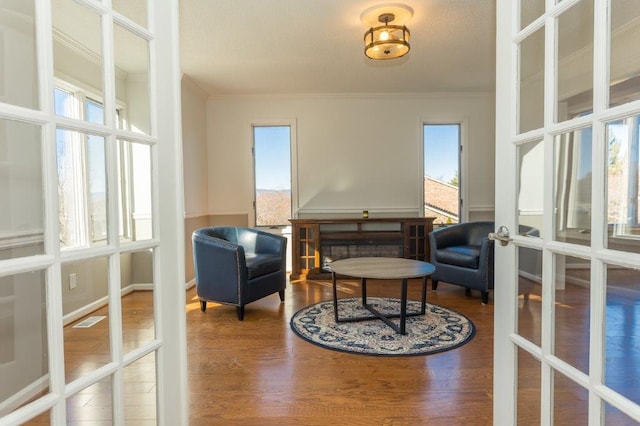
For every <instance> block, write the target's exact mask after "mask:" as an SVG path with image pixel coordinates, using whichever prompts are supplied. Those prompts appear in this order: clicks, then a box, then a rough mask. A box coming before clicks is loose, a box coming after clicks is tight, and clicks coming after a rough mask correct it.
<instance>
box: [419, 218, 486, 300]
mask: <svg viewBox="0 0 640 426" xmlns="http://www.w3.org/2000/svg"><path fill="white" fill-rule="evenodd" d="M493 231H494V223H493V222H466V223H459V224H455V225H449V226H447V227H444V228H440V229H437V230H435V231H433V232H431V233H429V248H430V249H431V252H430V256H431V263H432V264H433V265H434V266H435V267H436V270H435V271H434V272H433V274H431V286H432V289H433V290H435V289H436V288H437V287H438V282H439V281H444V282H447V283H449V284H456V285H460V286H463V287H465V288H466V289H467V293H469V292H470V291H471V290H472V289H474V290H480V293H481V295H482V303H485V304H486V303H488V301H489V291H490V290H493V241H491V240H489V238H488V235H489V233H490V232H493Z"/></svg>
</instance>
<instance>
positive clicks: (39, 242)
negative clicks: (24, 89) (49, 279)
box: [0, 118, 44, 260]
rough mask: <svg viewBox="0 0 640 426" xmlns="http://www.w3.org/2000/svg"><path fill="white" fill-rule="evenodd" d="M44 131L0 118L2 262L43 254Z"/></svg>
mask: <svg viewBox="0 0 640 426" xmlns="http://www.w3.org/2000/svg"><path fill="white" fill-rule="evenodd" d="M41 150H42V148H41V128H40V126H37V125H35V124H27V123H22V122H19V121H12V120H5V119H2V118H0V199H1V200H2V208H0V260H2V259H14V258H17V257H24V256H33V255H36V254H42V253H44V235H43V228H44V205H43V204H44V203H43V199H42V161H41V157H42V153H41Z"/></svg>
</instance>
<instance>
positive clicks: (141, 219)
mask: <svg viewBox="0 0 640 426" xmlns="http://www.w3.org/2000/svg"><path fill="white" fill-rule="evenodd" d="M118 172H119V173H118V174H119V176H120V179H119V181H118V201H119V203H120V205H119V207H120V208H119V209H118V213H119V223H120V239H121V241H140V240H149V239H151V238H153V205H152V195H151V194H152V186H151V147H149V146H148V145H144V144H141V143H135V142H127V141H118Z"/></svg>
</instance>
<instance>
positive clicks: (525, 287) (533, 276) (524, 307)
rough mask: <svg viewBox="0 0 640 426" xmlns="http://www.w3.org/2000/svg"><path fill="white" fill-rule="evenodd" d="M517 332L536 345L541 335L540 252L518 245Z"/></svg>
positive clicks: (538, 343)
mask: <svg viewBox="0 0 640 426" xmlns="http://www.w3.org/2000/svg"><path fill="white" fill-rule="evenodd" d="M518 295H519V297H518V334H520V335H521V336H522V337H524V338H525V339H528V340H530V341H531V342H533V343H535V344H536V345H538V346H539V345H540V344H541V337H542V252H541V251H539V250H535V249H531V248H526V247H518Z"/></svg>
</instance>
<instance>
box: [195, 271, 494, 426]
mask: <svg viewBox="0 0 640 426" xmlns="http://www.w3.org/2000/svg"><path fill="white" fill-rule="evenodd" d="M383 283H385V282H376V281H370V282H369V285H368V292H369V294H370V295H371V296H376V295H387V296H394V297H399V291H400V290H399V289H400V285H399V282H398V283H395V282H386V283H385V284H383ZM358 292H359V285H358V283H357V281H342V282H341V284H340V297H349V296H357V295H358V294H359V293H358ZM331 297H332V296H331V284H330V283H329V282H323V281H300V282H294V283H293V284H291V285H289V286H288V288H287V291H286V298H285V303H283V304H280V301H279V299H278V296H277V294H276V295H272V296H269V297H267V298H265V299H262V300H260V301H257V302H254V303H252V304H250V305H248V306H247V307H246V312H245V320H244V321H242V322H240V321H238V320H237V319H236V313H235V308H233V307H229V306H222V305H215V304H209V306H208V308H207V311H206V312H205V313H202V312H201V311H200V309H199V304H198V300H197V298H196V297H195V292H194V291H193V290H192V291H190V292H189V293H188V306H187V329H188V341H187V346H188V355H189V358H188V370H189V389H190V424H192V425H214V424H224V425H236V424H237V425H240V424H242V425H276V424H277V425H284V424H287V425H329V424H340V425H420V424H446V425H489V424H491V423H492V410H493V408H492V399H491V394H492V386H493V378H492V374H493V368H492V364H493V304H492V303H490V304H488V305H482V304H481V303H480V298H479V293H477V294H476V293H474V294H473V295H472V297H467V296H465V292H464V289H462V288H461V287H457V286H450V285H447V284H444V283H443V284H442V285H441V286H439V288H438V291H437V292H432V291H429V293H428V296H427V300H428V301H429V302H430V303H434V304H439V305H443V306H446V307H449V308H451V309H454V310H456V311H458V312H460V313H462V314H464V315H466V316H467V317H468V318H470V319H471V320H472V321H473V322H474V324H475V325H476V328H477V331H476V335H475V337H474V338H473V340H471V342H469V343H468V344H466V345H464V346H462V347H461V348H458V349H455V350H452V351H449V352H444V353H440V354H434V355H429V356H415V357H371V356H363V355H354V354H347V353H341V352H337V351H331V350H327V349H323V348H320V347H318V346H315V345H312V344H310V343H308V342H306V341H304V340H302V339H301V338H299V337H297V336H296V335H295V334H293V332H292V331H291V330H290V328H289V320H290V318H291V316H292V315H293V314H294V313H295V312H297V310H299V309H301V308H302V307H304V306H307V305H309V304H312V303H316V302H319V301H322V300H331ZM409 297H410V299H414V300H419V298H420V281H419V280H412V282H411V284H410V290H409Z"/></svg>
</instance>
